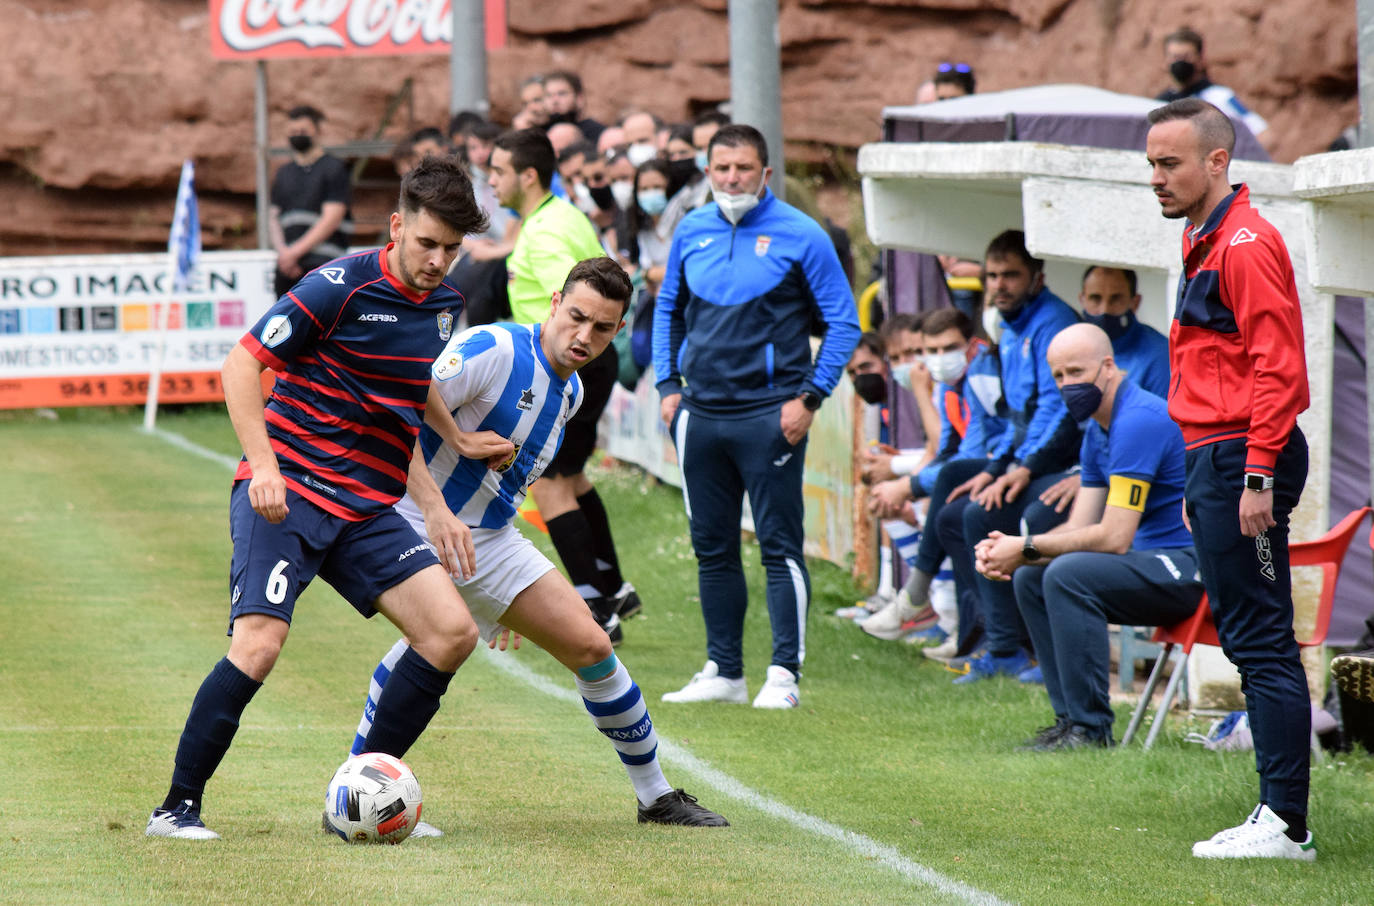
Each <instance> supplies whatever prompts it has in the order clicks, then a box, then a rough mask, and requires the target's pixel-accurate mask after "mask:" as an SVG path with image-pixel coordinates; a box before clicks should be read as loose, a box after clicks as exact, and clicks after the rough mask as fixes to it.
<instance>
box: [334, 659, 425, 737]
mask: <svg viewBox="0 0 1374 906" xmlns="http://www.w3.org/2000/svg"><path fill="white" fill-rule="evenodd" d="M409 647H410V643H409V642H407V641H406V640H405V639H401V640H399V641H398V642H397V643H396V644H395V645H392V646H391V650H390V651H388V652H387V653H386V657H384V658H382V662H381V663H380V664H378V665H377V669H376V670H373V671H372V682H370V683H368V686H367V702H366V704H364V705H363V719H362V720H360V721H358V732H357V733H356V734H355V735H354V736H353V748H351V749H349V754H350V755H361V754H362V753H363V752H364V751H366V750H365V749H364V748H363V743H364V741H365V740H366V739H367V734H368V733H369V732H371V730H372V718H373V717H374V716H376V714H377V702H378V701H379V700H380V699H381V697H382V687H383V686H385V685H386V681H387V680H388V679H390V678H391V671H392V670H394V669H395V667H396V662H397V661H399V660H400V659H401V655H403V654H405V653H406V649H407V648H409Z"/></svg>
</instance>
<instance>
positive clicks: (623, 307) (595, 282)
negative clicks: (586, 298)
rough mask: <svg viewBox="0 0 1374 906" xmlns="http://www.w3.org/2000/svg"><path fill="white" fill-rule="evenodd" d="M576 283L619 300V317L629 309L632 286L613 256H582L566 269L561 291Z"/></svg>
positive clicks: (568, 289)
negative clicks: (566, 276) (566, 273)
mask: <svg viewBox="0 0 1374 906" xmlns="http://www.w3.org/2000/svg"><path fill="white" fill-rule="evenodd" d="M578 283H582V284H584V285H585V286H586V287H587V288H588V289H590V290H592V291H593V292H596V293H599V294H600V295H602V296H605V297H606V298H607V299H610V300H611V301H613V302H619V303H620V317H622V318H623V317H625V313H626V312H628V311H629V310H630V297H631V296H633V295H634V291H635V290H634V286H633V285H632V284H631V283H630V277H629V275H628V274H626V273H625V268H623V267H621V266H620V265H619V264H618V263H617V262H616V260H615V259H614V258H608V257H606V256H605V255H601V256H599V257H596V258H583V259H582V260H581V261H579V262H577V263H576V264H574V265H573V268H572V270H570V271H568V279H566V280H564V281H563V289H562V292H563V293H564V294H565V295H566V294H567V293H569V292H571V291H572V288H573V287H574V286H575V285H577V284H578Z"/></svg>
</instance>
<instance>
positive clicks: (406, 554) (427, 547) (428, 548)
mask: <svg viewBox="0 0 1374 906" xmlns="http://www.w3.org/2000/svg"><path fill="white" fill-rule="evenodd" d="M420 551H429V552H431V553H434V547H433V546H432V545H431V544H430V543H429V542H427V541H426V542H423V543H421V544H417V545H415V546H414V547H412V548H410V549H409V550H407V551H405V552H404V553H402V554H401V556H399V557H397V558H396V562H397V563H400V562H401V561H402V560H404V559H406V558H407V557H409V556H410V555H411V554H418V553H419V552H420Z"/></svg>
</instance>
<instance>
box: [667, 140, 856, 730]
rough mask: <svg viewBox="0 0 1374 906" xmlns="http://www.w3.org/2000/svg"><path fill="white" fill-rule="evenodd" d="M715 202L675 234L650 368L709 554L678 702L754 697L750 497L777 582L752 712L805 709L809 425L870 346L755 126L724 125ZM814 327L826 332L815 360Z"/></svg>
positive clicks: (712, 169)
mask: <svg viewBox="0 0 1374 906" xmlns="http://www.w3.org/2000/svg"><path fill="white" fill-rule="evenodd" d="M707 160H708V162H709V163H708V174H709V177H710V179H711V189H712V193H713V195H714V197H715V202H716V203H715V204H708V205H705V206H704V207H702V208H699V209H697V210H696V211H694V212H692V213H691V214H689V215H687V217H685V218H683V220H682V222H681V224H679V225H678V228H677V230H676V231H675V232H674V234H673V244H672V248H671V250H670V252H669V255H668V266H667V273H666V275H665V277H664V280H663V285H662V287H661V288H660V289H659V293H658V297H657V302H656V306H657V308H656V311H655V313H654V344H653V346H654V373H655V375H656V376H657V378H658V391H659V395H660V397H661V399H662V415H663V420H664V422H665V424H667V425H668V426H669V428H670V430H671V431H672V432H673V440H674V443H675V444H676V447H677V455H678V461H679V463H680V464H681V467H682V482H683V487H682V490H683V501H684V503H685V504H686V508H687V518H688V521H689V522H690V524H691V529H692V546H693V547H694V548H695V550H696V555H697V561H698V579H697V581H698V588H699V590H700V594H701V610H702V614H703V616H704V618H705V621H706V650H707V656H708V660H707V662H706V666H705V667H704V668H703V669H702V670H701V672H699V673H697V674H696V676H694V677H693V678H692V681H691V682H689V683H688V684H687V685H686V686H685V687H684V688H683V689H681V690H680V691H678V692H670V693H668V694H667V695H664V696H663V700H664V701H668V702H698V701H727V702H736V703H743V702H744V701H746V700H747V699H748V692H747V689H746V686H745V681H744V659H743V651H742V639H743V634H744V612H745V608H746V607H747V605H748V594H747V591H746V589H745V581H744V569H743V567H742V565H741V563H740V544H739V527H740V516H741V508H742V503H743V498H744V494H745V493H746V492H747V493H748V494H749V506H750V510H751V512H752V514H753V520H754V530H755V533H756V534H757V536H758V540H759V548H760V551H761V553H762V559H763V565H764V569H765V570H766V572H767V575H768V592H767V597H768V615H769V619H770V621H771V623H772V628H773V655H772V663H771V665H770V666H769V668H768V671H767V676H766V679H765V682H764V685H763V687H762V689H761V690H760V691H759V694H758V696H757V697H756V698H755V699H754V707H756V708H795V707H796V706H797V704H798V702H799V701H800V692H799V690H798V687H797V679H798V677H799V676H800V673H801V664H802V660H803V658H804V656H805V652H806V644H805V639H806V612H807V604H808V600H809V598H810V578H809V577H808V575H807V572H806V564H805V561H804V560H803V559H802V537H803V513H804V510H803V505H802V464H803V460H804V458H805V455H806V432H807V430H808V429H809V428H810V427H811V419H812V417H813V416H814V414H815V412H816V410H817V409H819V408H820V406H821V403H822V402H823V401H824V399H825V397H826V396H828V395H829V394H830V391H831V390H833V389H834V387H835V384H836V382H837V381H838V380H839V378H840V375H841V374H843V373H844V367H845V365H846V363H848V361H849V357H850V354H851V353H852V352H853V351H854V347H855V346H856V345H857V344H858V340H859V324H858V317H857V314H856V311H855V305H854V297H853V294H852V292H851V291H850V288H849V283H848V281H847V280H846V279H845V275H844V270H843V269H842V268H841V266H840V261H839V258H838V257H837V256H836V254H835V249H834V246H833V245H832V244H831V241H830V238H829V237H828V236H827V235H826V233H825V231H824V230H823V229H821V227H820V226H819V225H818V224H817V223H816V222H815V221H813V220H812V219H811V218H810V217H808V216H807V215H805V214H803V213H802V212H801V211H798V210H797V209H796V208H794V207H792V206H790V205H788V204H785V203H784V202H782V201H779V200H778V199H777V198H776V197H774V195H773V194H772V193H771V192H769V191H768V189H767V184H768V177H769V175H770V173H771V170H770V169H769V167H768V147H767V145H766V143H765V142H764V138H763V136H762V135H761V134H760V133H759V132H758V130H756V129H754V128H752V127H750V126H744V125H730V126H724V127H722V128H721V129H720V130H719V131H718V132H716V134H715V136H714V137H713V138H712V139H711V143H710V145H709V146H708V148H707ZM813 328H818V329H820V330H822V331H823V332H824V340H823V341H822V343H821V348H820V353H819V354H818V355H817V356H816V358H815V361H814V362H813V361H812V353H811V333H812V330H813Z"/></svg>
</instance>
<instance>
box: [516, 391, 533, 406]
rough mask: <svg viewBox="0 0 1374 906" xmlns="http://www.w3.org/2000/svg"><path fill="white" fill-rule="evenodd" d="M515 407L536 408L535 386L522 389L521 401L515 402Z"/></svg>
mask: <svg viewBox="0 0 1374 906" xmlns="http://www.w3.org/2000/svg"><path fill="white" fill-rule="evenodd" d="M515 408H517V409H533V408H534V388H533V387H526V388H525V389H524V390H521V391H520V402H518V403H516V404H515Z"/></svg>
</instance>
